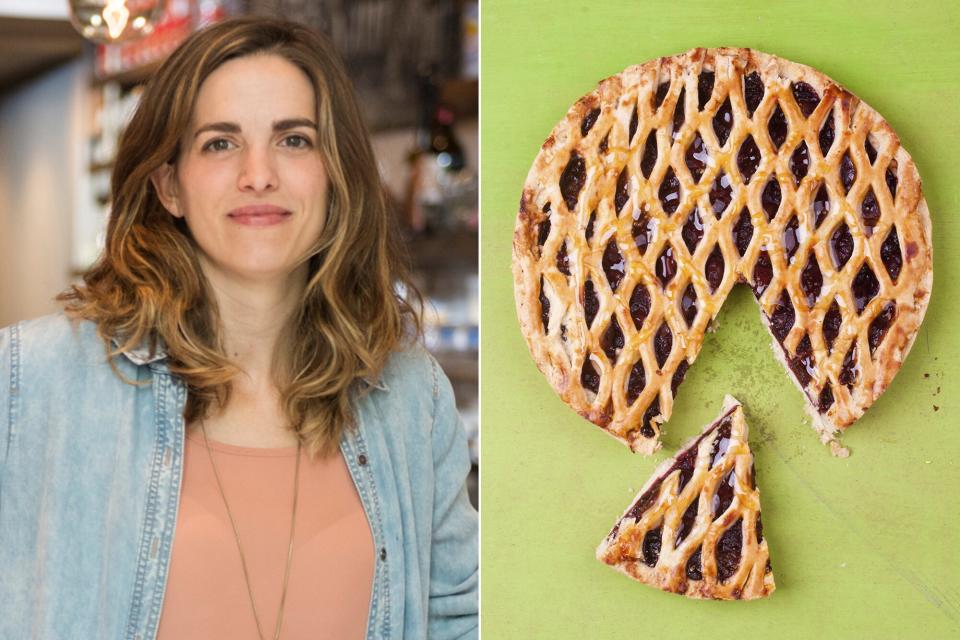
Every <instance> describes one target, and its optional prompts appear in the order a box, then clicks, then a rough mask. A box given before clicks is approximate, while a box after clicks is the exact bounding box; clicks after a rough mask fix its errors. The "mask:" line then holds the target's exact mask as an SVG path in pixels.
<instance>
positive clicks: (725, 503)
mask: <svg viewBox="0 0 960 640" xmlns="http://www.w3.org/2000/svg"><path fill="white" fill-rule="evenodd" d="M734 471H735V469H730V471H728V472H727V475H725V476H723V480H721V481H720V484H719V485H717V492H716V493H714V494H713V499H712V501H711V506H712V507H713V511H712V514H713V519H714V520H716V519H717V518H719V517H720V516H721V515H722V514H723V512H724V511H726V510H727V509H728V508H729V507H730V503H731V502H733V493H734V492H733V489H734V487H735V486H736V483H737V475H736V473H734Z"/></svg>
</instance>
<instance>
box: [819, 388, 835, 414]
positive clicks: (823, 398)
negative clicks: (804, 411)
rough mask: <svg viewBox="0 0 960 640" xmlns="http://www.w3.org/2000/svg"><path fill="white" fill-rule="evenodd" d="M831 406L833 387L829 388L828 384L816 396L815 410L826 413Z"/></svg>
mask: <svg viewBox="0 0 960 640" xmlns="http://www.w3.org/2000/svg"><path fill="white" fill-rule="evenodd" d="M832 406H833V389H831V388H830V385H829V384H828V385H826V386H824V387H823V389H821V390H820V395H819V397H818V398H817V411H819V412H820V413H826V412H827V411H828V410H829V409H830V407H832Z"/></svg>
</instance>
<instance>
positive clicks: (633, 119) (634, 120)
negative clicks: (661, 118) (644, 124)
mask: <svg viewBox="0 0 960 640" xmlns="http://www.w3.org/2000/svg"><path fill="white" fill-rule="evenodd" d="M638 123H639V119H638V115H637V105H633V113H632V114H631V115H630V132H629V135H628V137H627V146H628V147H629V146H630V145H632V144H633V136H635V135H636V133H637V124H638Z"/></svg>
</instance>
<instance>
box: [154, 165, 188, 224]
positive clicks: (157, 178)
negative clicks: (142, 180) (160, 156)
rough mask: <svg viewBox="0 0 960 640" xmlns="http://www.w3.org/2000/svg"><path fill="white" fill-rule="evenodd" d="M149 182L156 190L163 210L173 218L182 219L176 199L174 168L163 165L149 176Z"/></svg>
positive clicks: (178, 202) (178, 201) (178, 200)
mask: <svg viewBox="0 0 960 640" xmlns="http://www.w3.org/2000/svg"><path fill="white" fill-rule="evenodd" d="M150 181H151V182H152V183H153V188H154V189H155V190H156V192H157V197H158V198H160V204H162V205H163V208H164V209H166V210H167V211H169V212H170V213H171V214H172V215H173V217H175V218H182V217H183V212H182V211H181V210H180V199H179V198H178V197H177V177H176V168H175V167H174V166H173V165H172V164H170V163H169V162H167V163H164V164H163V165H162V166H160V168H159V169H157V170H155V171H154V172H153V173H152V174H150Z"/></svg>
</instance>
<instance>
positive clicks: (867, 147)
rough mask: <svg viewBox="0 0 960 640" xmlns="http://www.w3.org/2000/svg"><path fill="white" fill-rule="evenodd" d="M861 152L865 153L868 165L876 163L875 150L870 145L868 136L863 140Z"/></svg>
mask: <svg viewBox="0 0 960 640" xmlns="http://www.w3.org/2000/svg"><path fill="white" fill-rule="evenodd" d="M863 150H864V151H866V152H867V159H868V160H870V164H873V163H874V162H876V161H877V150H876V149H874V148H873V145H872V144H870V136H867V137H866V138H864V139H863Z"/></svg>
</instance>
